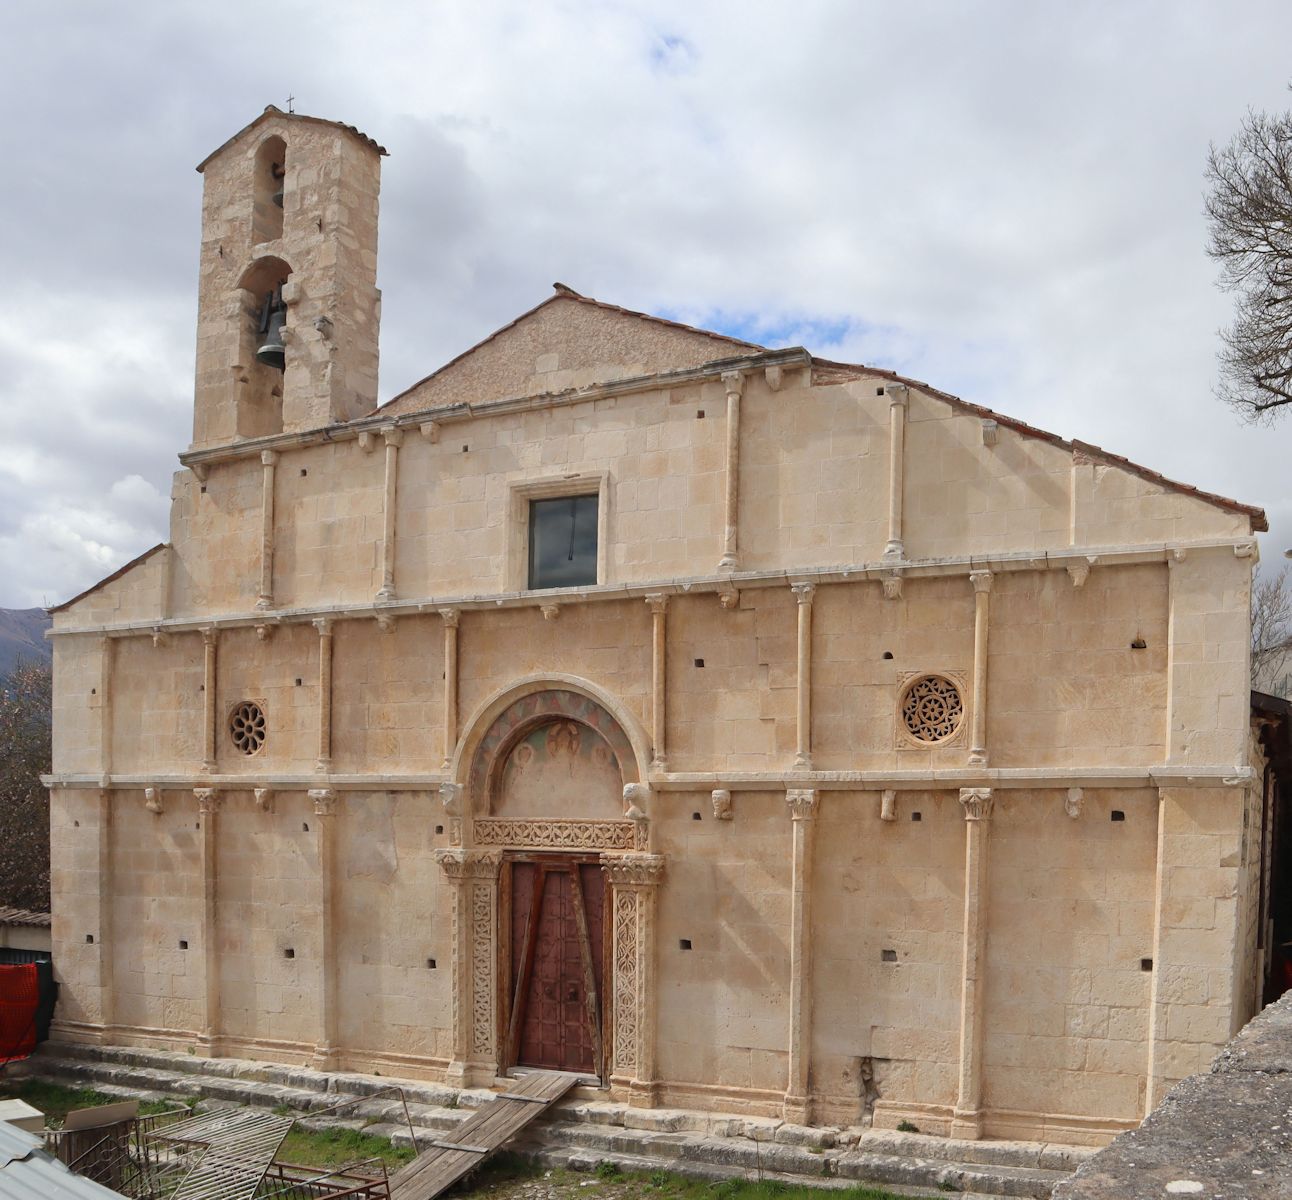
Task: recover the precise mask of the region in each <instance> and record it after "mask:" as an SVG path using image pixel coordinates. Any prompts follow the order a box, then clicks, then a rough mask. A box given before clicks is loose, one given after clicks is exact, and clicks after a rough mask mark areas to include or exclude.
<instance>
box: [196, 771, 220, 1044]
mask: <svg viewBox="0 0 1292 1200" xmlns="http://www.w3.org/2000/svg"><path fill="white" fill-rule="evenodd" d="M193 796H194V798H195V799H196V800H197V812H198V824H199V825H200V826H201V835H202V841H201V849H202V990H203V995H204V996H205V1000H206V1003H205V1009H204V1013H205V1015H204V1017H203V1025H202V1034H201V1037H200V1038H199V1039H198V1040H199V1042H200V1043H201V1045H202V1046H203V1047H204V1048H205V1050H206V1053H207V1054H208V1055H209V1056H214V1054H215V1053H216V1048H217V1044H218V1042H219V1038H220V955H219V941H220V932H219V926H218V924H217V922H218V913H217V912H216V902H217V889H218V879H219V859H218V849H217V833H218V830H217V816H216V814H217V813H218V812H219V811H220V793H219V792H218V791H217V790H216V789H215V788H194V789H193Z"/></svg>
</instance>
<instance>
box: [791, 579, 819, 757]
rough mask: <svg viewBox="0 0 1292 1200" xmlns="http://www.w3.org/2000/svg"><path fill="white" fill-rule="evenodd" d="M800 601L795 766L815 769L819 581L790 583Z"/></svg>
mask: <svg viewBox="0 0 1292 1200" xmlns="http://www.w3.org/2000/svg"><path fill="white" fill-rule="evenodd" d="M791 591H793V593H794V599H795V600H796V601H797V602H798V669H797V674H796V678H797V680H798V685H797V687H798V694H797V700H798V704H797V709H796V713H797V719H796V723H795V731H796V732H795V753H794V766H795V767H796V768H798V769H802V770H805V771H810V770H811V769H812V600H813V597H814V596H815V595H816V584H814V583H795V584H792V585H791Z"/></svg>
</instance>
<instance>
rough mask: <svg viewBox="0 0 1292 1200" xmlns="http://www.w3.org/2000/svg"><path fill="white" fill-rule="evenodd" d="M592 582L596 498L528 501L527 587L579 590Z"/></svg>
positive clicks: (578, 497) (595, 556) (595, 536)
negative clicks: (572, 588) (573, 588)
mask: <svg viewBox="0 0 1292 1200" xmlns="http://www.w3.org/2000/svg"><path fill="white" fill-rule="evenodd" d="M596 582H597V497H596V496H595V495H592V496H558V497H556V498H555V499H551V500H531V501H530V502H529V586H530V587H531V588H560V587H581V586H583V585H585V584H590V583H592V584H595V583H596Z"/></svg>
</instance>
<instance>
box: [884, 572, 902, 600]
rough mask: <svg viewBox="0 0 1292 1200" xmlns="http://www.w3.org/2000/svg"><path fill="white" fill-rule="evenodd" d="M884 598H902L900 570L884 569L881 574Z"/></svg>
mask: <svg viewBox="0 0 1292 1200" xmlns="http://www.w3.org/2000/svg"><path fill="white" fill-rule="evenodd" d="M883 584H884V599H885V600H900V599H901V598H902V573H901V571H886V572H885V573H884V576H883Z"/></svg>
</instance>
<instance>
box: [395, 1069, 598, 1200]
mask: <svg viewBox="0 0 1292 1200" xmlns="http://www.w3.org/2000/svg"><path fill="white" fill-rule="evenodd" d="M578 1082H579V1077H578V1076H577V1075H569V1074H565V1073H564V1072H557V1071H534V1072H532V1073H531V1074H529V1075H525V1076H522V1077H521V1078H520V1079H518V1080H516V1081H515V1087H513V1088H511V1089H510V1090H509V1091H506V1092H502V1093H500V1094H499V1095H498V1096H497V1097H496V1098H495V1099H494V1100H493V1101H492V1102H491V1103H490V1104H487V1105H485V1107H484V1108H482V1109H480V1111H479V1112H477V1113H475V1114H473V1115H472V1116H470V1117H468V1118H467V1119H466V1120H465V1121H463V1122H462V1124H461V1125H459V1126H457V1128H456V1129H454V1130H452V1132H451V1133H450V1134H449V1135H447V1136H445V1137H443V1138H440V1139H437V1140H436V1141H434V1142H432V1143H431V1148H430V1149H429V1150H427V1151H426V1152H425V1153H423V1154H419V1155H418V1156H417V1157H416V1158H415V1159H413V1161H412V1162H410V1163H408V1164H406V1165H405V1166H403V1167H401V1168H400V1169H399V1171H398V1172H397V1173H396V1174H395V1176H394V1177H393V1178H392V1179H391V1181H390V1200H434V1197H436V1196H438V1195H439V1194H440V1193H441V1192H442V1191H444V1190H445V1189H447V1188H450V1187H452V1186H453V1184H455V1183H457V1181H458V1180H459V1179H461V1178H462V1176H463V1175H465V1174H467V1172H469V1171H473V1170H474V1169H475V1168H476V1167H478V1166H479V1165H480V1164H481V1163H482V1162H484V1160H485V1159H486V1158H487V1157H488V1156H489V1155H490V1154H492V1153H493V1152H494V1151H495V1150H498V1149H501V1147H502V1146H503V1145H504V1144H506V1143H507V1142H509V1141H510V1140H511V1139H512V1138H513V1137H515V1136H516V1134H518V1133H519V1132H520V1131H521V1130H522V1129H524V1128H525V1126H526V1125H528V1124H529V1123H530V1122H531V1121H532V1120H533V1119H534V1118H535V1117H538V1116H541V1115H542V1114H543V1113H545V1112H546V1111H547V1110H548V1109H549V1108H551V1106H552V1105H553V1104H555V1103H556V1102H557V1101H558V1100H559V1099H560V1098H561V1097H562V1096H564V1095H565V1093H566V1092H568V1091H569V1090H570V1089H571V1088H572V1087H573V1086H574V1085H575V1084H576V1083H578Z"/></svg>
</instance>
